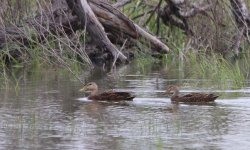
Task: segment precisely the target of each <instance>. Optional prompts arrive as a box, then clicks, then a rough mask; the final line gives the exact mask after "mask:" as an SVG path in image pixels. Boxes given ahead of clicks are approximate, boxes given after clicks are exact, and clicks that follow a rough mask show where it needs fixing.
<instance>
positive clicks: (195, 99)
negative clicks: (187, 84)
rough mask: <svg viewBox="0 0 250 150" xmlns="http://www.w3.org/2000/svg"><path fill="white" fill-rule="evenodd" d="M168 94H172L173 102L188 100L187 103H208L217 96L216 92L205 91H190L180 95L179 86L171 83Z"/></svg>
mask: <svg viewBox="0 0 250 150" xmlns="http://www.w3.org/2000/svg"><path fill="white" fill-rule="evenodd" d="M166 92H167V93H168V94H172V96H171V101H173V102H186V103H207V102H213V101H214V100H215V99H216V98H217V97H219V96H217V95H214V94H205V93H189V94H186V95H183V96H180V95H179V87H178V86H175V85H171V86H169V87H168V89H167V91H166Z"/></svg>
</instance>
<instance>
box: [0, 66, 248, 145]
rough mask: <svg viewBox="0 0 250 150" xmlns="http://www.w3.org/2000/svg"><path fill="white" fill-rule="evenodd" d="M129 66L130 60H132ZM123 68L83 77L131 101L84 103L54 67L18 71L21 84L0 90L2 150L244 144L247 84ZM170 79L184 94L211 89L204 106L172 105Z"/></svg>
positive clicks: (72, 84)
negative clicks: (224, 83)
mask: <svg viewBox="0 0 250 150" xmlns="http://www.w3.org/2000/svg"><path fill="white" fill-rule="evenodd" d="M131 66H132V65H131ZM131 66H125V67H124V68H120V69H117V71H116V72H115V73H112V74H105V73H102V72H100V71H93V72H88V73H86V74H84V75H83V76H84V80H86V81H95V82H97V83H98V84H99V85H100V88H101V89H106V90H108V89H115V90H118V91H128V92H133V93H134V94H135V95H136V98H135V100H134V101H133V102H126V103H105V102H92V101H89V100H87V98H86V96H87V94H84V93H79V92H78V89H79V88H80V87H81V84H80V83H79V81H77V80H76V79H74V78H72V77H69V76H67V75H60V74H59V73H58V72H56V71H44V72H40V73H39V75H38V76H37V75H36V76H34V74H32V73H31V74H28V73H23V74H22V79H20V81H19V85H18V87H19V88H16V89H15V88H14V86H10V87H8V86H2V89H1V90H0V114H1V115H0V121H1V122H0V149H10V150H11V149H13V150H14V149H15V150H16V149H42V150H46V149H69V150H74V149H98V150H99V149H100V150H101V149H114V150H116V149H143V150H147V149H185V148H187V149H248V148H249V147H250V142H249V141H250V128H249V127H250V117H249V116H250V101H249V99H250V90H249V89H250V86H249V84H248V83H247V82H246V86H245V87H243V88H241V89H234V88H231V87H228V88H226V89H225V88H224V89H221V88H220V86H219V83H217V84H216V82H214V81H212V80H209V79H199V80H197V79H192V78H187V77H185V75H183V74H179V73H178V71H177V73H175V74H174V73H171V72H166V71H164V69H161V68H159V67H156V68H154V67H152V68H150V69H149V70H146V71H145V70H140V69H138V68H136V67H135V66H132V67H131ZM169 84H179V85H182V90H181V92H182V93H188V92H214V93H216V94H219V95H220V98H219V99H218V100H217V101H216V102H215V103H212V104H208V105H190V104H173V103H171V101H170V99H169V98H168V97H166V95H164V91H165V87H166V86H167V85H169Z"/></svg>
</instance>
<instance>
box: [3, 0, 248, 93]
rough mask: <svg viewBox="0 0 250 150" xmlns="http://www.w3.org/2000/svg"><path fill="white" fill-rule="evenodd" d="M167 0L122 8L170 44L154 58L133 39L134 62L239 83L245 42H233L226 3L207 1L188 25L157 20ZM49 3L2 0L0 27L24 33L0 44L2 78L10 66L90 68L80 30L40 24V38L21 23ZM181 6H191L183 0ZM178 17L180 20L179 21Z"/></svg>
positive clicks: (231, 19)
mask: <svg viewBox="0 0 250 150" xmlns="http://www.w3.org/2000/svg"><path fill="white" fill-rule="evenodd" d="M166 2H167V3H166ZM192 2H193V3H192ZM169 3H170V1H167V0H166V1H165V2H164V1H160V0H159V1H158V0H155V1H149V2H147V1H144V0H136V1H132V2H130V3H128V4H127V5H124V6H123V7H122V8H121V11H122V12H124V13H125V14H126V15H127V16H128V17H129V18H131V19H132V20H133V21H135V22H136V23H137V24H138V25H140V26H142V27H144V28H146V29H147V30H149V31H151V32H152V33H154V34H156V35H157V36H158V37H159V38H160V39H161V41H163V42H164V43H166V45H168V47H169V48H170V49H171V52H170V54H167V55H166V56H160V57H157V58H155V57H152V56H151V55H152V54H151V53H149V51H150V50H149V48H148V47H146V46H143V45H141V44H139V42H138V44H137V47H139V50H135V51H136V53H134V55H135V57H136V58H137V59H136V61H137V64H138V65H139V66H141V68H142V69H146V68H145V66H147V64H148V63H155V62H159V61H161V63H166V64H171V63H172V62H177V61H178V62H179V63H178V64H179V65H181V64H182V65H183V64H184V66H183V70H187V69H185V68H189V70H190V71H189V75H190V77H193V78H206V79H207V78H209V79H212V80H214V81H219V82H222V83H223V84H222V85H224V86H229V85H228V84H230V86H231V85H233V87H235V88H237V87H241V86H243V85H244V81H245V79H247V78H248V72H249V68H250V67H249V64H250V63H249V60H250V59H249V43H248V42H249V41H247V40H241V41H239V42H240V45H239V47H235V46H234V45H236V43H237V42H238V41H237V40H236V38H237V35H238V33H239V26H238V25H237V22H236V21H235V18H234V14H233V11H232V9H233V8H232V6H231V4H230V2H229V1H227V0H222V1H220V0H215V1H208V4H211V6H212V7H209V8H208V9H207V10H204V11H202V12H201V13H198V14H196V15H195V16H192V17H190V18H188V19H187V22H188V29H187V28H185V27H184V28H181V27H179V26H177V25H176V24H171V23H169V24H167V23H166V22H164V21H162V19H161V18H160V17H161V16H160V14H162V13H161V12H160V11H163V10H164V9H163V8H164V7H165V6H167V5H166V4H169ZM189 4H196V1H189ZM246 4H247V5H248V6H249V5H250V2H248V1H246ZM51 5H52V4H51V3H50V1H45V0H44V1H38V0H24V1H19V0H12V1H7V0H5V1H3V5H2V6H1V8H0V26H1V29H0V30H4V29H5V28H6V27H8V26H9V25H15V26H16V27H18V25H22V26H23V28H22V31H21V32H22V33H23V34H24V35H25V37H26V38H27V41H25V42H26V43H25V44H24V43H20V41H11V40H10V41H8V42H7V43H2V44H0V48H1V51H0V63H1V66H0V69H1V70H3V71H1V77H2V79H3V80H4V79H6V78H7V74H8V73H7V72H12V71H13V70H12V69H11V68H15V69H18V68H21V69H23V68H32V69H35V68H40V67H42V68H51V67H55V68H58V67H59V68H61V69H62V70H64V69H67V70H68V71H70V72H71V73H72V74H74V75H76V76H77V74H79V73H81V72H82V70H83V69H86V67H93V60H92V59H90V58H89V55H88V54H87V52H86V47H87V46H88V45H87V44H88V43H89V41H90V40H89V39H90V37H89V35H88V34H87V33H86V30H85V29H84V30H78V31H71V33H72V34H70V35H69V34H67V33H66V32H64V31H63V29H60V28H57V29H56V30H55V31H54V32H51V31H50V30H47V29H44V30H46V36H45V35H44V37H43V39H42V40H41V37H40V36H39V35H38V34H37V32H36V31H34V30H33V29H30V26H29V24H26V22H27V20H29V19H32V18H34V17H36V16H38V15H40V14H41V13H43V11H45V10H50V7H51ZM182 7H183V8H186V9H190V8H191V7H190V6H188V4H187V5H182ZM173 15H175V14H174V13H173ZM14 16H16V17H14ZM177 17H178V16H177ZM177 19H179V20H178V21H179V22H182V21H183V20H182V19H180V18H177ZM191 31H192V32H191ZM191 33H192V34H191ZM247 34H248V33H247ZM7 36H8V35H7ZM241 39H244V38H243V37H242V38H241ZM245 39H246V38H245ZM27 42H28V44H27ZM131 49H133V50H134V49H136V48H131ZM17 55H18V57H16V56H17ZM153 56H154V55H153ZM156 56H159V55H158V54H157V55H156Z"/></svg>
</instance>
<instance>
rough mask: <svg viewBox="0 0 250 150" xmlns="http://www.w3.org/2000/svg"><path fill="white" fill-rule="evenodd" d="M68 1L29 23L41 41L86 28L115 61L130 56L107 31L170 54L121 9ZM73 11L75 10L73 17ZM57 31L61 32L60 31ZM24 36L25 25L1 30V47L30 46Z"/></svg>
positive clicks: (57, 0)
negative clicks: (12, 44) (10, 43)
mask: <svg viewBox="0 0 250 150" xmlns="http://www.w3.org/2000/svg"><path fill="white" fill-rule="evenodd" d="M66 2H67V3H65V1H64V0H53V3H52V4H53V8H52V10H51V12H50V13H47V12H44V13H43V14H41V16H38V17H36V18H35V19H34V20H29V21H27V25H28V26H29V28H30V29H31V30H34V31H35V32H36V34H38V35H39V37H40V38H39V39H40V41H42V40H43V39H45V38H46V36H47V35H48V34H49V33H54V34H57V35H60V31H62V32H64V33H67V34H72V31H76V30H79V29H86V30H87V32H88V33H89V35H90V36H91V37H92V42H93V43H94V44H96V45H97V46H98V47H99V48H105V49H106V50H108V51H109V52H110V53H111V54H112V56H113V59H114V60H116V59H118V60H120V61H121V62H126V61H127V57H126V56H125V55H124V54H123V53H122V52H120V51H119V49H118V48H117V47H116V46H115V45H114V44H113V43H111V41H110V39H109V38H108V37H107V33H106V31H110V33H112V34H113V33H114V34H118V35H122V36H121V37H124V39H125V40H126V39H131V41H140V39H144V41H148V42H149V43H151V48H152V50H156V51H158V52H160V53H162V54H165V53H168V51H169V48H168V47H167V46H166V45H165V44H164V43H162V42H161V41H160V40H159V39H157V38H156V37H155V36H153V35H152V34H150V33H149V32H147V31H145V30H144V29H142V28H141V27H139V26H138V25H136V24H134V23H133V22H132V21H131V20H130V19H129V18H127V17H126V16H125V15H123V14H122V13H121V12H120V11H119V10H118V9H116V8H115V7H113V6H112V5H110V4H108V3H106V2H104V1H100V0H89V2H88V1H87V0H76V1H72V0H66ZM65 4H66V5H65ZM67 4H68V6H69V7H68V6H67ZM70 9H71V10H73V11H72V12H73V15H72V13H71V11H70ZM51 15H54V16H51ZM79 22H81V23H80V24H81V25H80V24H79ZM58 28H59V29H60V30H57V29H58ZM25 33H26V32H25V28H24V27H22V26H15V25H13V26H10V27H1V28H0V48H1V47H4V44H5V43H7V42H17V43H21V44H23V45H24V46H28V45H26V44H27V43H29V41H30V40H32V39H31V38H29V36H30V35H26V34H25ZM125 40H124V41H125ZM134 43H136V42H134ZM109 61H110V60H109Z"/></svg>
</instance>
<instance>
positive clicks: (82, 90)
mask: <svg viewBox="0 0 250 150" xmlns="http://www.w3.org/2000/svg"><path fill="white" fill-rule="evenodd" d="M86 89H87V87H86V86H84V87H83V88H81V89H79V92H84V91H86Z"/></svg>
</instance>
